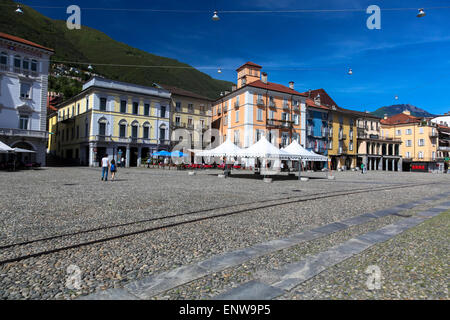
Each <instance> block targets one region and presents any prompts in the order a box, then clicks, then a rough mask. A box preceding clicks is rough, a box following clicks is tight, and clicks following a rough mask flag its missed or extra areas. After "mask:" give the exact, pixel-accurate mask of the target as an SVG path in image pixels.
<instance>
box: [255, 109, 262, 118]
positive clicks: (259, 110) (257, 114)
mask: <svg viewBox="0 0 450 320" xmlns="http://www.w3.org/2000/svg"><path fill="white" fill-rule="evenodd" d="M256 120H258V121H262V120H263V111H262V109H259V108H258V111H257V112H256Z"/></svg>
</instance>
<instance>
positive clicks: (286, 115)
mask: <svg viewBox="0 0 450 320" xmlns="http://www.w3.org/2000/svg"><path fill="white" fill-rule="evenodd" d="M281 120H283V121H289V115H288V114H287V113H286V112H283V113H282V114H281Z"/></svg>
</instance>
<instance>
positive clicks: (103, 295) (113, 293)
mask: <svg viewBox="0 0 450 320" xmlns="http://www.w3.org/2000/svg"><path fill="white" fill-rule="evenodd" d="M136 299H137V296H135V295H133V294H131V293H130V292H128V291H127V290H125V289H123V288H114V289H109V290H102V291H98V292H96V293H93V294H90V295H88V296H81V297H79V298H78V300H136Z"/></svg>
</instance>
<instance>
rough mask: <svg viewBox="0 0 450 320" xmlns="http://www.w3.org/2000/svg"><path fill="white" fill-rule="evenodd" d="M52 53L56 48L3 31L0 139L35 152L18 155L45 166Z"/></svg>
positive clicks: (0, 68) (0, 51)
mask: <svg viewBox="0 0 450 320" xmlns="http://www.w3.org/2000/svg"><path fill="white" fill-rule="evenodd" d="M53 53H54V51H53V49H49V48H45V47H43V46H41V45H38V44H36V43H33V42H31V41H28V40H25V39H21V38H18V37H15V36H12V35H9V34H5V33H1V32H0V141H2V142H4V143H6V144H7V145H9V146H10V147H13V148H14V147H19V148H23V149H28V150H33V151H35V152H36V153H28V154H19V157H22V160H28V161H33V162H34V161H35V162H37V163H40V164H41V165H42V166H45V154H46V147H47V139H48V132H47V131H46V114H47V88H48V68H49V59H50V56H51V55H53ZM26 158H28V159H26Z"/></svg>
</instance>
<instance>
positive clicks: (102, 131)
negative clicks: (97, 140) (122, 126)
mask: <svg viewBox="0 0 450 320" xmlns="http://www.w3.org/2000/svg"><path fill="white" fill-rule="evenodd" d="M98 134H99V135H100V136H106V123H104V122H100V123H99V124H98Z"/></svg>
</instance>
